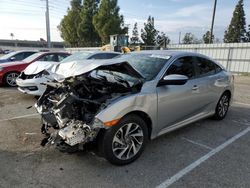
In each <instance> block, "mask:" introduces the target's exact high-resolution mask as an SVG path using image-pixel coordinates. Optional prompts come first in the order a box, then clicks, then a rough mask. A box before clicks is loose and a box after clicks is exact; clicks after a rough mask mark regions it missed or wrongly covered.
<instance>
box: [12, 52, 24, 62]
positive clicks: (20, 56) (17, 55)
mask: <svg viewBox="0 0 250 188" xmlns="http://www.w3.org/2000/svg"><path fill="white" fill-rule="evenodd" d="M23 56H24V52H21V53H18V54H16V55H15V56H13V57H14V58H15V61H20V60H23V59H24V57H23Z"/></svg>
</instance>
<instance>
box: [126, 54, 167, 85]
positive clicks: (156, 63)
mask: <svg viewBox="0 0 250 188" xmlns="http://www.w3.org/2000/svg"><path fill="white" fill-rule="evenodd" d="M121 58H122V59H124V61H127V62H128V63H129V64H130V65H131V66H132V67H133V68H134V69H136V70H137V71H138V72H139V73H141V75H142V76H143V77H144V78H145V79H146V81H150V80H152V79H154V78H155V77H156V76H157V75H158V73H159V72H160V70H161V69H162V68H163V66H164V65H165V64H166V62H167V61H168V60H169V59H170V56H168V55H153V54H132V53H131V54H126V55H123V56H122V57H121Z"/></svg>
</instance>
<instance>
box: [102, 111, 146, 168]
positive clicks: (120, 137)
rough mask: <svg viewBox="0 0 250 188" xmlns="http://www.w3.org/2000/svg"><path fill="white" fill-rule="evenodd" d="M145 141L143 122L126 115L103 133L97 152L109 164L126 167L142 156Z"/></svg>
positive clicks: (134, 116)
mask: <svg viewBox="0 0 250 188" xmlns="http://www.w3.org/2000/svg"><path fill="white" fill-rule="evenodd" d="M147 139H148V129H147V125H146V123H145V121H144V120H143V119H142V118H140V117H139V116H137V115H128V116H125V117H124V118H123V119H121V120H120V122H119V123H118V124H117V125H115V126H113V127H111V128H110V129H108V130H106V131H105V132H104V133H103V135H102V141H101V142H99V143H100V145H99V150H101V151H102V152H101V153H103V156H104V157H105V158H106V159H107V160H108V161H109V162H110V163H112V164H115V165H126V164H129V163H132V162H133V161H135V160H136V159H137V158H138V157H139V156H140V155H141V154H142V152H143V150H144V149H145V145H146V142H147Z"/></svg>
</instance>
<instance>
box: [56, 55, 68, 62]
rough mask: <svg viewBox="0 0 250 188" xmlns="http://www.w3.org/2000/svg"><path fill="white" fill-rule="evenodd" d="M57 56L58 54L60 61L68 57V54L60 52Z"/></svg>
mask: <svg viewBox="0 0 250 188" xmlns="http://www.w3.org/2000/svg"><path fill="white" fill-rule="evenodd" d="M57 56H58V61H59V62H60V61H62V60H63V59H64V58H66V57H68V55H67V54H58V55H57Z"/></svg>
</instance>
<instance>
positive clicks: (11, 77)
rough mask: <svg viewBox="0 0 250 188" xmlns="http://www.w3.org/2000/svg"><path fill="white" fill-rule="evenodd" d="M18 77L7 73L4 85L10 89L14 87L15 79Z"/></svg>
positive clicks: (13, 73) (15, 74)
mask: <svg viewBox="0 0 250 188" xmlns="http://www.w3.org/2000/svg"><path fill="white" fill-rule="evenodd" d="M18 76H19V74H18V73H15V72H12V73H9V74H8V75H7V76H6V83H7V84H8V85H9V86H12V87H14V86H16V79H17V77H18Z"/></svg>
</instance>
